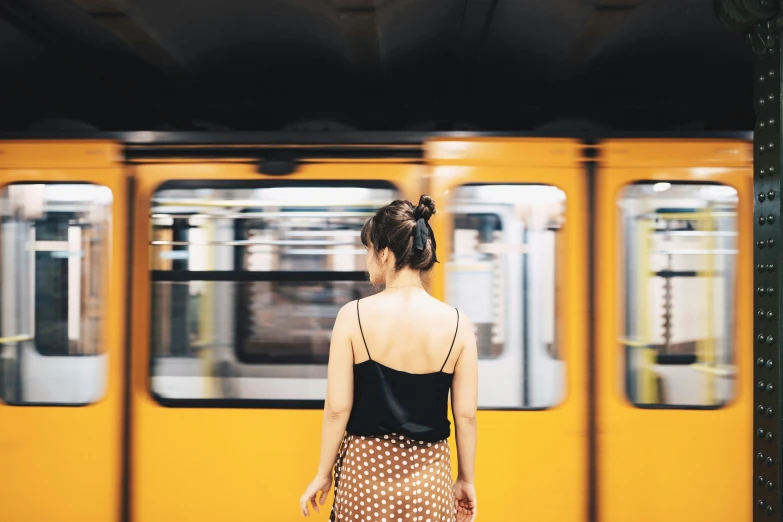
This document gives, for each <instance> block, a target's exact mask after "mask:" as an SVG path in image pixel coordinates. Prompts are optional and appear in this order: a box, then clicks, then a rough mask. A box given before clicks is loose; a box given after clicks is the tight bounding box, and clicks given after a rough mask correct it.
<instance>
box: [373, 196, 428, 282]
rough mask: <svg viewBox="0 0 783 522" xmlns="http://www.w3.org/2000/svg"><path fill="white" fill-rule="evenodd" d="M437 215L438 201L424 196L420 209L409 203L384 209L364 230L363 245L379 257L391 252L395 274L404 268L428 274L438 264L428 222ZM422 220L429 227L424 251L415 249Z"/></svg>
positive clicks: (401, 201)
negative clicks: (370, 248)
mask: <svg viewBox="0 0 783 522" xmlns="http://www.w3.org/2000/svg"><path fill="white" fill-rule="evenodd" d="M433 214H435V200H433V199H432V198H431V197H430V196H427V195H422V196H421V197H420V198H419V205H418V206H414V205H413V203H411V202H410V201H407V200H403V199H398V200H395V201H392V202H391V203H389V204H388V205H386V206H385V207H381V208H380V209H378V211H377V212H376V213H375V215H374V216H373V217H371V218H370V219H369V220H367V223H365V224H364V226H363V227H362V234H361V238H362V244H363V245H364V246H366V247H368V248H369V247H372V248H373V249H374V250H375V252H376V253H378V252H380V251H381V250H383V249H384V248H388V249H389V250H391V251H392V253H393V254H394V258H395V259H396V263H395V265H394V269H395V270H400V269H402V268H405V267H410V268H413V269H414V270H421V271H423V272H426V271H428V270H431V269H432V267H433V265H434V264H435V263H437V262H438V258H437V256H436V255H435V248H436V245H435V235H434V234H433V233H432V228H430V224H429V220H430V218H431V217H432V215H433ZM419 219H423V220H424V223H425V225H426V227H427V230H426V241H425V242H424V248H423V249H421V250H419V249H418V248H416V247H415V245H414V233H415V231H416V223H417V221H418V220H419Z"/></svg>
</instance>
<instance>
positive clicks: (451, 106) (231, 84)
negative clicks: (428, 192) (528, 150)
mask: <svg viewBox="0 0 783 522" xmlns="http://www.w3.org/2000/svg"><path fill="white" fill-rule="evenodd" d="M0 71H2V73H1V74H0V78H2V82H0V111H2V112H1V114H2V115H3V116H2V117H1V118H0V130H30V129H38V130H55V129H56V128H68V129H77V128H79V127H80V126H81V127H83V128H85V129H86V128H94V129H99V130H138V129H144V130H147V129H160V130H176V129H180V130H194V129H211V130H216V129H218V130H219V129H237V130H239V129H242V130H278V129H308V130H313V129H339V128H353V129H359V130H378V129H383V130H401V129H418V130H455V129H456V130H461V129H477V130H519V131H528V130H542V129H544V130H560V129H571V128H585V127H588V128H589V127H596V128H607V129H614V130H641V131H644V130H746V129H750V128H751V127H752V122H753V114H752V110H753V108H752V104H751V53H750V50H749V49H748V48H747V46H746V45H745V43H744V40H743V38H742V36H741V35H739V34H736V33H732V32H730V31H729V30H728V29H726V28H725V27H724V26H722V25H721V23H720V22H719V21H718V19H717V18H716V16H715V15H714V13H713V11H712V2H711V0H0Z"/></svg>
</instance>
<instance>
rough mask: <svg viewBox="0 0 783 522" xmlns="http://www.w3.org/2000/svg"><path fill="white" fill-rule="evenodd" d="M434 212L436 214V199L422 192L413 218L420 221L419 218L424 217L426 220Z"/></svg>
mask: <svg viewBox="0 0 783 522" xmlns="http://www.w3.org/2000/svg"><path fill="white" fill-rule="evenodd" d="M433 214H435V200H434V199H432V197H430V196H428V195H426V194H422V195H421V197H420V198H419V206H418V207H416V209H415V210H414V211H413V219H415V220H416V221H418V220H419V218H424V221H429V220H430V218H431V217H432V215H433Z"/></svg>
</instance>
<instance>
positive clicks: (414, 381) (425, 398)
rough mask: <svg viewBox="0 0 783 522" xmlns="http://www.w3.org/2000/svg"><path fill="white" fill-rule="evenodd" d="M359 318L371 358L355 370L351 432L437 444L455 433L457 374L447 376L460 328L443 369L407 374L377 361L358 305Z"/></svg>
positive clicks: (357, 365)
mask: <svg viewBox="0 0 783 522" xmlns="http://www.w3.org/2000/svg"><path fill="white" fill-rule="evenodd" d="M356 315H357V318H359V330H360V331H361V333H362V341H364V349H365V350H367V357H369V359H368V360H366V361H364V362H361V363H359V364H354V366H353V397H354V398H353V408H352V409H351V416H350V418H349V419H348V425H347V427H346V430H347V431H348V432H349V433H352V434H354V435H363V436H371V437H377V436H381V435H390V434H392V433H396V434H401V435H405V436H407V437H410V438H411V439H414V440H420V441H426V442H437V441H440V440H444V439H447V438H448V437H449V435H450V434H451V423H450V422H449V419H448V399H449V390H450V389H451V382H452V379H453V374H451V373H444V372H443V368H445V367H446V362H448V360H449V357H450V356H451V351H452V350H453V349H454V341H455V340H456V339H457V331H458V330H459V310H457V329H456V330H455V331H454V339H453V340H452V341H451V348H449V354H448V355H447V356H446V360H445V361H443V366H441V368H440V371H438V372H434V373H408V372H403V371H401V370H395V369H393V368H389V367H388V366H384V365H383V364H381V363H379V362H377V361H374V360H373V359H372V356H370V350H369V348H367V341H366V340H365V339H364V331H363V330H362V320H361V318H360V317H359V301H358V300H357V301H356Z"/></svg>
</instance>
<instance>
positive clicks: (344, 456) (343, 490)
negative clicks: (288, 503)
mask: <svg viewBox="0 0 783 522" xmlns="http://www.w3.org/2000/svg"><path fill="white" fill-rule="evenodd" d="M334 484H335V486H334V487H335V492H334V507H333V508H332V514H331V517H330V520H332V521H337V522H454V520H455V517H456V504H455V501H454V493H453V491H452V489H451V486H452V480H451V452H450V450H449V445H448V443H447V442H446V441H440V442H421V441H415V440H412V439H410V438H408V437H406V436H404V435H384V436H382V437H361V436H357V435H351V434H348V435H346V437H345V439H344V440H343V444H342V446H341V448H340V453H339V455H338V456H337V464H336V465H335V475H334Z"/></svg>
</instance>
